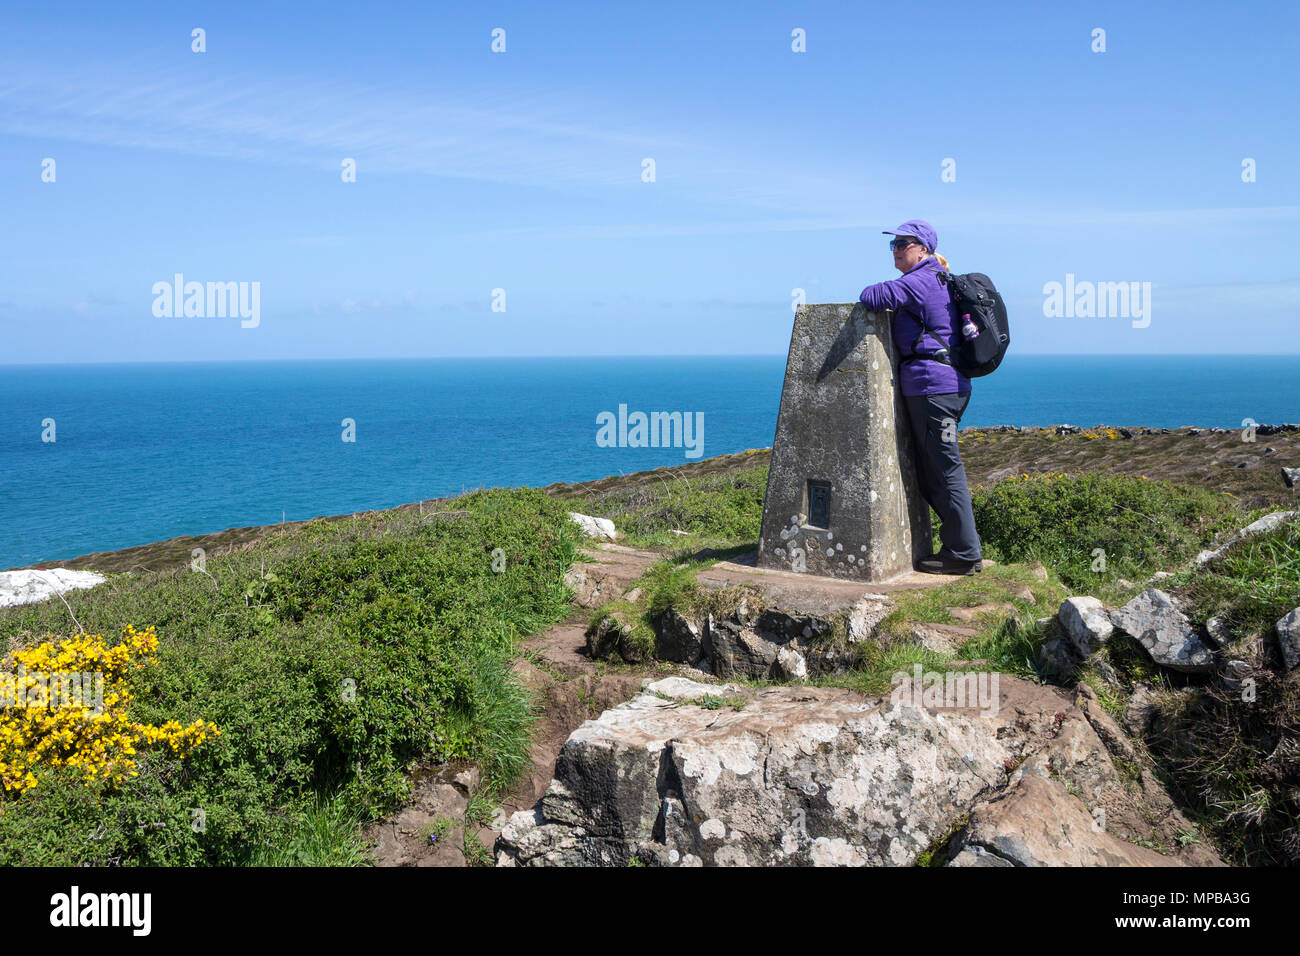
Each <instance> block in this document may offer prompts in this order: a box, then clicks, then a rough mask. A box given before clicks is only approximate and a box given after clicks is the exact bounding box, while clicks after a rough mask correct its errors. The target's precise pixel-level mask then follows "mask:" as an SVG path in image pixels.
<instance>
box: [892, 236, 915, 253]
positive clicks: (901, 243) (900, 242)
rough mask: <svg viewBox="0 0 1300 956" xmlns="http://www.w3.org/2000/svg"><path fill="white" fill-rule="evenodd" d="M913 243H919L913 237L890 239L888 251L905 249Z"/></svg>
mask: <svg viewBox="0 0 1300 956" xmlns="http://www.w3.org/2000/svg"><path fill="white" fill-rule="evenodd" d="M913 244H915V245H918V246H919V245H920V243H919V242H917V241H916V240H915V239H890V240H889V251H890V252H897V251H898V250H899V249H906V248H907V247H908V246H910V245H913Z"/></svg>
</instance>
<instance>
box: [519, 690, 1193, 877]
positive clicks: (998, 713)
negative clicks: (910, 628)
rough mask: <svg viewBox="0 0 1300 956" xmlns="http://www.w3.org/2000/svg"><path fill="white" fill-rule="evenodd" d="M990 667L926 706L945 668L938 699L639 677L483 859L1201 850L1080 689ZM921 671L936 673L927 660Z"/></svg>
mask: <svg viewBox="0 0 1300 956" xmlns="http://www.w3.org/2000/svg"><path fill="white" fill-rule="evenodd" d="M997 676H998V678H999V679H998V680H997V681H996V682H995V681H994V680H993V678H992V676H991V675H985V680H986V682H987V683H986V684H985V685H984V686H985V692H986V693H985V696H984V698H983V699H982V700H976V701H975V702H976V703H977V704H979V706H969V705H970V704H971V703H972V700H971V699H969V698H968V699H966V700H964V701H960V702H961V703H964V704H965V705H966V706H962V707H955V706H947V707H945V706H940V705H941V704H943V703H944V701H945V700H946V701H947V702H948V703H953V702H954V698H953V697H951V696H949V697H946V698H944V697H942V694H943V693H944V692H945V690H948V691H950V690H951V686H952V683H955V682H952V683H950V684H947V685H945V684H944V683H943V680H942V678H940V679H939V681H938V684H939V687H938V690H937V691H936V693H939V694H940V695H941V696H940V698H939V699H935V700H929V699H925V698H923V697H921V695H920V689H919V688H917V690H918V693H917V694H916V695H915V696H914V695H912V693H911V692H912V690H913V688H914V685H915V684H916V683H917V681H916V678H915V675H898V677H899V679H898V680H897V681H896V690H895V693H894V694H893V695H891V696H886V697H864V696H862V695H859V694H857V693H855V692H852V691H849V690H847V689H843V688H828V687H787V686H779V687H768V688H764V689H761V690H753V689H749V688H741V687H737V686H734V685H725V686H717V685H708V684H700V683H695V682H692V681H689V680H686V679H684V678H669V679H667V680H662V681H659V682H657V683H651V684H648V685H647V686H646V687H645V688H644V690H643V692H642V693H641V694H640V695H639V696H638V697H636V698H634V699H633V700H630V701H628V702H626V703H624V704H622V705H620V706H618V707H615V708H613V709H611V710H607V711H605V712H604V713H603V714H601V715H600V717H599V718H597V719H595V720H590V721H588V722H586V723H585V724H583V725H582V726H581V727H579V728H578V730H577V731H575V732H574V733H573V734H572V735H571V736H570V737H569V739H568V741H566V743H565V744H564V747H563V748H562V750H561V751H560V755H559V758H558V760H557V762H556V769H555V778H554V779H553V780H552V781H551V785H550V787H549V788H548V789H547V791H546V793H545V795H544V796H543V797H542V799H541V801H539V803H538V804H537V806H536V807H535V808H533V809H532V810H530V811H523V812H519V813H516V814H514V815H513V816H512V817H511V818H510V820H509V822H508V823H507V825H506V827H505V829H504V831H503V832H502V835H501V838H500V839H499V840H498V842H497V848H496V849H497V863H498V865H501V866H553V865H612V866H623V865H627V864H628V863H629V862H630V861H631V860H632V859H633V858H635V859H636V860H638V861H640V862H642V863H645V864H650V865H666V866H673V865H677V866H710V865H754V866H771V865H809V864H811V865H874V866H906V865H910V864H914V863H916V862H917V860H918V859H919V858H920V857H921V856H922V854H924V853H926V852H927V850H928V851H931V852H933V853H935V854H936V855H938V856H940V857H943V858H944V859H946V858H948V857H952V860H953V862H954V864H955V865H965V864H967V863H970V862H971V861H973V860H977V859H978V860H984V861H986V862H987V861H992V862H994V865H997V863H996V860H1001V861H1003V862H1006V863H1011V864H1013V865H1043V864H1051V863H1053V862H1056V861H1067V860H1068V861H1088V862H1091V863H1095V864H1122V863H1124V862H1125V861H1129V860H1139V859H1140V860H1147V859H1149V858H1148V857H1147V856H1146V855H1145V854H1144V853H1142V852H1140V848H1139V847H1136V846H1135V845H1133V843H1132V842H1131V841H1133V840H1136V839H1142V840H1147V841H1150V842H1153V843H1156V844H1158V845H1161V846H1165V847H1168V848H1169V852H1168V853H1167V854H1165V855H1159V856H1158V855H1156V854H1155V853H1153V852H1151V851H1147V853H1150V856H1151V858H1155V859H1156V860H1158V861H1159V862H1161V863H1165V864H1169V863H1184V862H1196V863H1199V864H1204V863H1213V862H1217V858H1215V857H1214V856H1213V854H1210V853H1208V851H1205V850H1203V849H1201V848H1178V845H1177V841H1176V839H1175V834H1176V832H1177V829H1179V828H1186V829H1187V830H1189V831H1190V829H1191V826H1190V824H1188V823H1187V821H1186V820H1185V819H1183V818H1182V817H1181V815H1180V814H1178V812H1177V810H1176V809H1174V808H1173V805H1172V803H1171V802H1170V801H1169V798H1168V796H1167V795H1166V794H1165V793H1164V792H1163V790H1161V789H1160V786H1159V784H1158V783H1157V782H1156V781H1155V780H1154V779H1153V778H1151V777H1150V775H1149V774H1148V775H1146V776H1145V777H1143V778H1142V779H1141V780H1140V781H1138V782H1137V783H1136V784H1132V785H1126V782H1125V776H1124V773H1122V772H1121V771H1120V770H1119V769H1117V767H1116V765H1115V763H1114V762H1113V760H1112V751H1111V749H1110V747H1112V746H1114V747H1118V748H1119V750H1120V753H1122V754H1124V755H1125V756H1120V757H1117V758H1116V759H1119V760H1120V761H1121V762H1122V763H1124V764H1125V765H1126V766H1127V764H1128V762H1129V761H1130V759H1132V760H1136V759H1137V755H1136V754H1135V753H1134V752H1133V751H1132V748H1131V747H1130V746H1126V745H1127V741H1126V739H1125V738H1124V735H1123V733H1122V732H1121V731H1119V729H1118V726H1117V725H1115V724H1114V722H1113V721H1109V718H1107V717H1105V715H1104V712H1102V711H1101V710H1100V708H1099V707H1096V705H1095V700H1093V699H1089V698H1087V697H1086V695H1085V694H1084V693H1083V692H1080V693H1079V694H1071V693H1069V692H1067V691H1064V690H1061V689H1059V688H1052V687H1046V686H1039V685H1036V684H1033V683H1030V682H1027V681H1021V680H1017V679H1015V678H1012V677H1009V676H1007V675H997ZM973 677H974V678H975V680H976V683H977V684H978V675H973ZM920 683H921V684H922V685H924V687H925V688H926V689H927V692H928V691H929V690H935V686H934V680H933V677H932V675H926V676H925V677H924V678H923V680H922V681H921V682H920ZM966 688H967V689H968V690H970V689H971V686H970V685H969V684H967V685H966ZM976 696H977V697H978V695H976ZM986 705H987V706H986ZM1097 715H1100V717H1098V716H1097ZM1093 720H1098V721H1099V722H1101V721H1109V723H1107V724H1105V726H1104V729H1103V731H1101V732H1099V731H1098V730H1096V729H1094V724H1093ZM1031 777H1033V778H1038V779H1036V780H1030V781H1029V782H1026V780H1027V778H1031ZM1045 794H1048V795H1050V798H1051V799H1052V800H1053V801H1058V802H1059V803H1061V806H1058V807H1056V808H1055V809H1054V810H1053V815H1052V816H1051V817H1050V819H1048V818H1045V819H1044V821H1043V822H1042V825H1041V827H1040V830H1041V831H1042V832H1041V833H1039V832H1037V831H1036V832H1035V833H1033V834H1029V833H1026V832H1025V830H1026V828H1025V826H1023V825H1022V823H1017V820H1018V819H1019V818H1020V817H1022V816H1024V815H1025V814H1029V813H1031V812H1034V809H1035V807H1036V806H1037V804H1038V803H1040V802H1041V801H1042V800H1044V799H1047V797H1046V796H1045ZM995 801H997V802H998V806H996V807H993V806H991V804H993V803H994V802H995ZM963 820H967V823H966V826H965V827H964V828H960V832H959V833H958V836H957V837H956V838H955V839H954V840H952V841H948V840H946V839H944V838H945V837H946V836H947V835H948V834H951V833H953V832H954V830H958V829H959V826H958V825H959V824H960V823H961V822H962V821H963ZM1148 820H1150V821H1153V822H1150V823H1148V822H1147V821H1148ZM1081 821H1085V822H1086V824H1087V826H1086V827H1083V828H1081V827H1080V822H1081ZM1017 826H1019V827H1020V837H1019V839H1020V843H1018V844H1016V843H1014V841H1011V840H1010V838H1009V836H1008V834H1012V833H1013V832H1014V830H1015V828H1016V827H1017ZM1198 851H1199V852H1198Z"/></svg>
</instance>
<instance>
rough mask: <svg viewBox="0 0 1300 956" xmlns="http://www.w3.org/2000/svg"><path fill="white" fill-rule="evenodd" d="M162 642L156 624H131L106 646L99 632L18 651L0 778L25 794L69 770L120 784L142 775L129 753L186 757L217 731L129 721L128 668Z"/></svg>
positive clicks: (3, 724) (10, 673) (0, 738)
mask: <svg viewBox="0 0 1300 956" xmlns="http://www.w3.org/2000/svg"><path fill="white" fill-rule="evenodd" d="M157 646H158V638H157V637H156V636H155V635H154V632H153V629H152V628H149V629H147V630H145V631H143V632H140V631H137V630H136V629H135V628H133V627H131V626H130V625H128V626H127V627H125V628H123V635H122V641H121V643H120V644H118V645H116V646H115V647H111V648H110V647H108V646H107V645H106V644H105V643H104V639H103V638H102V637H101V636H100V635H98V634H92V635H82V636H80V637H75V638H70V639H68V640H66V641H62V642H60V644H59V645H58V646H57V647H56V646H55V645H54V643H53V642H50V641H46V642H45V643H44V644H41V645H40V646H39V647H36V648H33V649H31V650H26V651H15V652H14V653H13V654H12V655H11V658H12V660H11V661H9V662H7V663H8V664H9V665H10V666H9V667H7V668H6V669H5V673H4V674H3V676H0V705H3V709H0V782H3V784H4V789H5V790H6V791H14V792H18V793H22V792H23V791H25V790H30V789H32V788H33V787H35V786H37V784H38V783H39V777H38V775H37V774H38V772H39V773H41V774H44V772H45V771H46V769H47V768H58V767H65V766H66V767H69V768H74V769H76V770H78V771H79V772H80V773H82V774H83V775H84V777H85V779H86V780H87V781H88V782H93V781H96V780H103V781H108V782H109V783H110V785H112V786H116V785H120V784H121V783H122V782H123V781H124V780H125V779H126V778H127V777H128V776H131V777H135V776H138V772H137V771H136V769H135V767H136V761H135V760H133V759H132V757H133V756H134V755H135V754H136V753H137V749H138V748H139V749H143V748H146V747H149V746H153V745H156V744H164V745H166V746H168V747H170V748H171V753H172V755H174V756H175V757H178V758H179V757H183V756H184V755H185V754H187V753H189V752H190V751H191V750H193V749H194V748H195V747H197V746H199V745H200V744H202V743H203V742H204V741H205V740H207V738H208V736H209V735H211V736H217V735H219V734H220V731H219V730H218V729H217V728H216V727H215V726H214V725H212V724H208V723H205V722H204V721H202V720H196V721H194V723H192V724H190V725H189V726H188V727H182V726H181V725H180V724H179V723H177V722H176V721H174V720H169V721H167V722H166V723H165V724H163V725H162V726H160V727H154V726H152V725H149V724H141V723H137V722H136V721H134V720H132V719H131V717H130V714H129V711H130V709H131V692H130V690H129V689H127V688H126V687H125V686H124V679H125V677H126V675H127V673H128V671H129V670H131V669H133V668H140V667H143V666H145V664H146V663H147V662H148V661H149V659H150V657H151V655H152V654H153V652H154V650H155V649H156V648H157Z"/></svg>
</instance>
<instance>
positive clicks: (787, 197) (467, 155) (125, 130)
mask: <svg viewBox="0 0 1300 956" xmlns="http://www.w3.org/2000/svg"><path fill="white" fill-rule="evenodd" d="M105 77H111V78H112V82H111V84H110V83H106V82H105ZM0 133H5V134H9V135H14V136H26V137H36V138H41V139H53V140H63V141H72V142H83V143H94V144H102V145H109V146H118V147H131V148H138V149H149V150H165V151H171V152H178V153H187V154H198V155H204V156H214V157H220V158H226V159H232V160H240V161H249V162H263V163H274V164H282V165H303V166H311V167H314V168H318V169H330V170H338V169H339V164H340V162H341V161H342V159H343V158H344V157H352V158H355V159H356V160H357V162H358V169H359V175H361V176H364V175H367V174H370V173H417V174H426V175H431V176H438V177H445V178H451V179H465V180H477V181H484V182H499V183H511V184H517V185H524V186H532V187H539V188H544V189H548V190H554V191H561V192H572V193H583V194H587V195H593V196H602V195H608V194H609V191H610V190H617V189H623V190H625V191H630V190H633V189H637V188H652V187H649V186H647V185H646V184H643V183H642V182H641V180H640V176H641V161H642V159H643V158H645V157H651V158H654V159H655V161H656V163H657V165H658V170H659V178H660V181H661V182H670V183H671V188H672V190H673V193H674V195H675V196H677V197H679V198H683V199H687V200H696V201H716V202H725V203H741V204H750V205H754V206H758V207H770V208H774V209H781V210H785V211H793V210H800V209H809V208H815V207H816V203H817V197H819V196H823V195H825V193H826V190H827V189H828V188H831V187H833V186H834V181H833V179H832V178H828V177H826V176H818V175H816V174H814V173H811V172H794V173H789V172H786V171H784V170H777V169H772V168H770V167H767V166H764V165H763V164H761V163H759V162H755V164H754V165H752V166H750V165H747V164H743V165H739V166H738V165H737V157H738V156H739V157H742V158H744V157H748V156H751V155H752V156H755V157H759V156H761V155H762V151H761V150H760V149H758V148H754V149H747V148H746V146H745V144H735V143H730V142H727V143H723V142H716V143H710V142H701V141H698V139H696V138H694V137H691V136H690V135H688V134H687V133H686V132H685V131H683V130H673V129H663V128H653V129H652V128H647V127H645V126H644V125H638V124H637V123H635V122H634V121H630V120H628V119H627V104H626V103H623V102H620V101H613V100H608V101H602V100H601V99H599V98H598V97H595V96H593V95H591V94H588V93H585V92H584V93H582V94H575V93H571V92H567V91H557V90H547V89H541V88H538V89H533V90H529V91H520V90H517V89H511V90H509V91H508V92H503V93H493V92H483V91H477V92H476V91H473V90H445V89H439V90H434V89H430V90H413V89H408V88H400V89H399V88H393V87H387V86H362V85H356V84H350V83H347V82H343V81H340V80H317V79H310V78H301V79H296V78H286V79H274V80H272V79H268V78H266V77H264V76H258V77H253V76H247V75H244V76H232V77H228V78H223V79H222V80H221V81H220V82H217V81H212V80H204V79H200V78H197V77H195V76H194V75H193V74H191V73H189V72H187V71H183V70H175V71H172V72H171V73H169V74H168V75H166V76H162V77H157V76H150V77H140V76H137V77H135V78H132V77H131V76H130V75H129V74H123V72H122V71H121V70H120V69H118V68H116V67H103V66H101V67H96V68H93V69H91V68H83V69H81V70H78V71H69V72H65V71H58V72H54V71H48V70H35V69H23V70H21V71H20V70H19V68H18V67H16V66H14V65H12V64H10V65H8V66H0ZM840 192H841V194H842V192H843V190H840Z"/></svg>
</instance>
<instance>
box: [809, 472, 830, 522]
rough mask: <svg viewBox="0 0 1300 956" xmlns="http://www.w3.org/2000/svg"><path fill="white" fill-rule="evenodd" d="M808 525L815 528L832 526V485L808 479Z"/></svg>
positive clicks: (827, 482)
mask: <svg viewBox="0 0 1300 956" xmlns="http://www.w3.org/2000/svg"><path fill="white" fill-rule="evenodd" d="M808 523H809V524H810V525H812V526H813V527H815V528H829V527H830V526H831V483H830V482H829V481H814V480H813V479H811V478H809V479H808Z"/></svg>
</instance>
